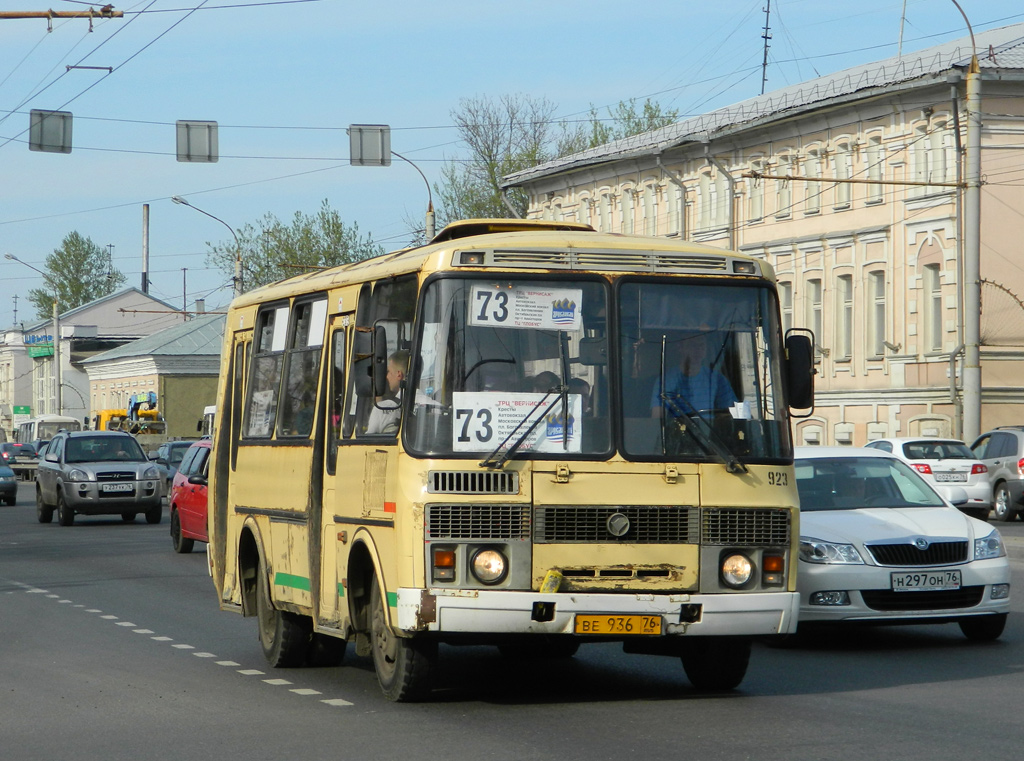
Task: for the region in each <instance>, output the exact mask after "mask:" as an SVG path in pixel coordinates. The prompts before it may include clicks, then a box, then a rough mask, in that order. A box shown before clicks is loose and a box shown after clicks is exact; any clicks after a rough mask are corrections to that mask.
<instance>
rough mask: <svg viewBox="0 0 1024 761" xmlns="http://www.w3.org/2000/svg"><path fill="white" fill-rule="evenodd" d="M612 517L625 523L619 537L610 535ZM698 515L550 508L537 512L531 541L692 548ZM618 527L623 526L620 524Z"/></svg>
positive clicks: (675, 510)
mask: <svg viewBox="0 0 1024 761" xmlns="http://www.w3.org/2000/svg"><path fill="white" fill-rule="evenodd" d="M613 515H621V516H625V518H626V519H627V520H628V528H627V529H626V531H625V533H623V534H622V535H621V536H616V535H615V534H613V533H612V532H611V529H610V526H609V523H610V521H609V519H610V518H611V517H612V516H613ZM699 515H700V513H699V510H698V508H696V507H677V506H675V505H672V506H661V505H588V506H579V505H568V506H555V505H552V506H547V507H539V508H537V513H536V525H535V528H534V533H533V540H534V541H535V542H537V543H538V544H556V543H557V544H571V543H594V544H602V543H613V542H632V543H636V544H696V542H697V537H698V535H699V526H700V518H699ZM611 523H615V522H611ZM618 524H619V525H623V523H622V522H621V520H619V521H618Z"/></svg>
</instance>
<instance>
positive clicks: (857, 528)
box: [796, 447, 1010, 640]
mask: <svg viewBox="0 0 1024 761" xmlns="http://www.w3.org/2000/svg"><path fill="white" fill-rule="evenodd" d="M796 483H797V488H798V490H799V492H800V553H799V563H798V569H797V590H798V592H799V593H800V623H801V627H802V628H804V627H803V626H802V625H803V624H805V623H809V624H820V623H874V624H885V623H925V624H935V623H951V622H956V623H957V624H959V625H960V629H961V631H963V633H964V634H965V635H966V636H967V637H968V638H970V639H976V640H991V639H996V638H998V637H999V635H1000V634H1002V632H1003V627H1004V626H1005V625H1006V616H1007V613H1008V612H1009V610H1010V564H1009V560H1008V559H1007V557H1006V548H1005V546H1004V545H1003V540H1002V537H1001V536H1000V534H999V532H998V531H997V530H996V529H994V528H993V527H992V526H990V525H989V524H987V523H984V522H982V521H979V520H977V519H976V518H971V517H970V516H967V515H964V514H963V513H962V512H960V511H959V510H957V509H956V508H954V507H953V506H952V505H951V504H950V503H949V502H948V501H947V500H946V499H944V498H943V497H942V496H940V495H939V494H938V493H937V492H936V491H935V489H933V488H932V486H931V485H930V484H928V483H927V482H926V481H925V480H924V479H922V478H921V476H920V475H918V473H917V471H915V470H914V469H913V468H911V467H910V466H909V465H907V464H906V463H904V462H903V461H902V460H899V459H897V458H895V457H893V456H892V455H890V454H887V453H885V452H882V451H879V450H878V449H852V448H849V447H797V449H796Z"/></svg>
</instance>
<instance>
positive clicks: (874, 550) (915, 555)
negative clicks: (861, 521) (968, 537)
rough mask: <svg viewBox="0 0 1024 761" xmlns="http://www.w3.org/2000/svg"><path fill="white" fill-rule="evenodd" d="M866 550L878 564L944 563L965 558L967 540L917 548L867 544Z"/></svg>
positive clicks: (911, 545)
mask: <svg viewBox="0 0 1024 761" xmlns="http://www.w3.org/2000/svg"><path fill="white" fill-rule="evenodd" d="M868 551H869V552H870V553H871V555H872V557H874V559H875V562H876V563H878V564H879V565H905V566H919V565H944V564H946V563H963V562H965V561H966V560H967V542H965V541H958V542H932V543H931V544H930V545H928V546H927V547H926V548H925V549H923V550H919V549H918V548H917V547H915V546H914V545H913V544H909V543H904V544H869V545H868Z"/></svg>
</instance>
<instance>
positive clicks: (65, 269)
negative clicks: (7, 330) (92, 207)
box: [28, 232, 125, 320]
mask: <svg viewBox="0 0 1024 761" xmlns="http://www.w3.org/2000/svg"><path fill="white" fill-rule="evenodd" d="M43 266H44V267H45V270H46V274H45V275H44V276H43V282H44V283H45V284H46V287H45V288H33V289H31V290H30V291H29V292H28V300H29V301H30V302H32V304H33V305H34V306H35V308H36V316H37V317H38V318H39V319H41V320H43V319H46V318H47V317H50V316H52V315H53V297H54V294H56V296H57V304H58V306H59V308H60V311H61V312H67V311H69V310H71V309H75V308H76V307H80V306H82V305H83V304H88V303H89V302H90V301H94V300H95V299H98V298H101V297H103V296H107V295H109V294H111V293H113V292H114V291H116V290H117V289H118V288H120V287H121V286H122V285H124V283H125V276H124V274H123V273H121V272H119V271H118V270H115V269H113V268H112V267H111V266H110V260H109V258H108V255H107V252H106V251H104V250H103V249H102V248H101V247H100V246H98V245H96V244H95V243H93V242H92V239H91V238H83V237H82V236H81V235H79V234H78V233H77V232H72V233H69V234H68V235H67V236H66V237H65V238H64V240H63V241H62V242H61V245H60V248H55V249H54V250H53V253H52V254H50V255H49V256H47V257H46V262H45V263H44V265H43Z"/></svg>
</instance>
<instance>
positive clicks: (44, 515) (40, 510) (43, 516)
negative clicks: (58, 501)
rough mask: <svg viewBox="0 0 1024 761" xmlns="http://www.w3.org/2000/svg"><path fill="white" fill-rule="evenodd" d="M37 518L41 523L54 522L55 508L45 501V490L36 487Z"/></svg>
mask: <svg viewBox="0 0 1024 761" xmlns="http://www.w3.org/2000/svg"><path fill="white" fill-rule="evenodd" d="M36 518H37V519H38V520H39V522H40V523H51V522H53V508H52V507H50V506H49V505H48V504H46V503H45V502H43V490H42V489H40V488H39V487H38V486H37V487H36Z"/></svg>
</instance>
